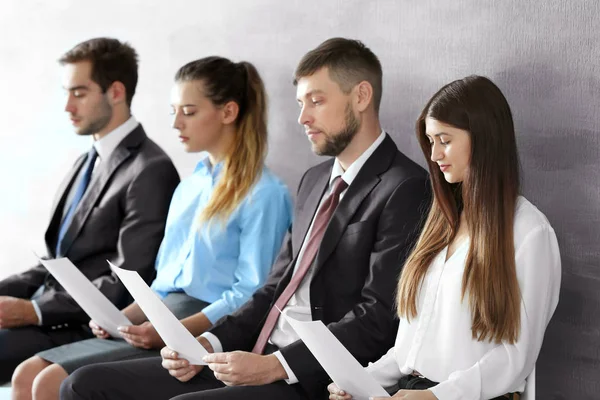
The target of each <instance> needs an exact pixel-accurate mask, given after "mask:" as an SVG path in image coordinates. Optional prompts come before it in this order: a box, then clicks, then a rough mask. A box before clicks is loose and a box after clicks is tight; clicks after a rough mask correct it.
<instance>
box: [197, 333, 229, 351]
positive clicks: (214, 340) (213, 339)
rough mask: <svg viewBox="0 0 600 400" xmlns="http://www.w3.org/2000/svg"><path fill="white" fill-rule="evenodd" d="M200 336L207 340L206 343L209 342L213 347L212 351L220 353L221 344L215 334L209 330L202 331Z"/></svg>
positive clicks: (221, 349)
mask: <svg viewBox="0 0 600 400" xmlns="http://www.w3.org/2000/svg"><path fill="white" fill-rule="evenodd" d="M200 336H201V337H203V338H204V339H206V340H208V343H210V345H211V346H212V348H213V353H222V352H223V345H222V344H221V341H220V340H219V338H218V337H216V336H215V335H213V334H212V333H210V332H204V333H203V334H202V335H200Z"/></svg>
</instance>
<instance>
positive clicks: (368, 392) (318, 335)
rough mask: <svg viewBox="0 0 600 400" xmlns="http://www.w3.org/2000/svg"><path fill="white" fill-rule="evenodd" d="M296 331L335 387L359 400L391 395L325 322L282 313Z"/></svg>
mask: <svg viewBox="0 0 600 400" xmlns="http://www.w3.org/2000/svg"><path fill="white" fill-rule="evenodd" d="M281 316H282V317H283V318H285V319H286V321H287V322H288V323H289V324H290V325H291V326H292V328H294V330H295V331H296V333H297V334H298V336H300V339H302V341H303V342H304V344H305V345H306V347H308V349H309V350H310V351H311V353H312V354H313V355H314V356H315V358H316V359H317V361H318V362H319V364H321V366H322V367H323V369H324V370H325V372H327V374H328V375H329V377H330V378H331V379H332V380H333V382H335V384H336V385H337V386H338V387H339V388H340V389H342V390H344V391H345V392H346V393H348V394H350V395H352V398H353V399H355V400H369V397H372V396H375V397H377V396H379V397H390V395H389V394H388V393H387V392H386V391H385V390H384V389H383V388H382V387H381V385H379V384H378V383H377V381H375V379H374V378H373V377H372V376H371V375H369V373H368V372H367V371H365V369H364V368H363V366H362V365H360V363H359V362H358V361H357V360H356V358H354V356H352V354H350V352H349V351H348V350H347V349H346V348H345V347H344V345H342V343H340V341H339V340H338V339H337V338H336V337H335V336H334V335H333V333H331V331H330V330H329V329H327V327H326V326H325V325H323V323H322V322H321V321H307V322H303V321H298V320H295V319H293V318H291V317H288V316H286V315H285V314H281Z"/></svg>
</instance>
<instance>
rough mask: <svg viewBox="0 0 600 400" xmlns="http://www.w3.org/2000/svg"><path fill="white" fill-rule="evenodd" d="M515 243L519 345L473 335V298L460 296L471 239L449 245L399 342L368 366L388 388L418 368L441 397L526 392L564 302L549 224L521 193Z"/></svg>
mask: <svg viewBox="0 0 600 400" xmlns="http://www.w3.org/2000/svg"><path fill="white" fill-rule="evenodd" d="M514 244H515V258H516V270H517V279H518V281H519V287H520V290H521V332H520V336H519V338H518V340H517V341H516V342H515V343H514V344H508V343H501V344H496V343H493V342H489V341H483V342H480V341H477V340H475V339H473V337H472V334H471V312H470V309H469V301H468V295H467V296H466V297H465V299H464V300H463V301H461V290H462V279H463V272H464V266H465V261H466V257H467V253H468V249H469V241H468V240H466V241H465V242H463V243H462V245H460V247H459V248H457V249H456V251H455V253H454V254H452V256H451V257H450V258H449V259H448V260H447V261H446V254H447V251H448V248H445V249H444V250H443V251H442V252H441V253H439V254H438V255H437V257H436V258H435V259H434V260H433V262H432V264H431V266H430V267H429V270H428V272H427V274H426V276H425V279H424V281H423V285H422V289H421V291H420V293H419V295H418V297H417V312H418V314H417V317H416V318H414V319H411V321H410V322H408V321H407V320H406V319H405V318H401V319H400V325H399V328H398V335H397V337H396V343H395V345H394V347H393V348H392V349H390V350H389V351H388V353H387V354H386V355H384V356H383V357H382V358H381V359H379V360H378V361H377V362H375V363H374V364H371V365H369V366H368V367H367V371H368V372H369V373H371V375H372V376H373V377H374V378H375V379H376V380H377V381H378V382H379V383H380V384H381V385H382V386H383V387H390V386H393V385H395V384H396V383H397V382H398V381H399V380H400V378H401V377H402V376H405V375H408V374H410V373H412V372H413V371H418V372H419V373H420V374H421V375H423V376H425V377H426V378H428V379H430V380H432V381H434V382H439V384H438V385H436V386H434V387H433V388H432V389H431V391H432V392H433V393H434V394H435V395H436V397H437V398H438V399H439V400H454V399H456V400H458V399H461V400H479V399H490V398H494V397H498V396H502V395H504V394H506V393H511V392H523V390H524V388H525V379H526V378H527V376H528V375H529V374H530V373H531V371H532V370H533V367H534V364H535V362H536V359H537V357H538V354H539V351H540V348H541V346H542V340H543V338H544V332H545V330H546V326H547V325H548V323H549V321H550V318H551V317H552V314H553V313H554V310H555V309H556V306H557V304H558V295H559V290H560V280H561V261H560V254H559V250H558V243H557V240H556V235H555V233H554V230H553V229H552V227H551V226H550V223H549V222H548V220H547V219H546V217H545V216H544V214H542V213H541V212H540V211H539V210H538V209H537V208H536V207H535V206H534V205H532V204H531V203H530V202H529V201H527V200H526V199H525V198H524V197H519V198H518V201H517V209H516V213H515V224H514Z"/></svg>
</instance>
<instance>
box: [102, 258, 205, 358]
mask: <svg viewBox="0 0 600 400" xmlns="http://www.w3.org/2000/svg"><path fill="white" fill-rule="evenodd" d="M108 264H109V265H110V268H111V269H112V270H113V272H114V273H115V274H117V276H118V277H119V279H120V280H121V282H123V285H125V287H126V288H127V290H129V293H131V296H132V297H133V298H134V299H135V301H136V303H137V304H138V305H139V306H140V308H141V309H142V311H143V312H144V314H146V317H148V320H150V322H151V323H152V325H153V326H154V328H155V329H156V332H158V334H159V335H160V337H161V338H162V340H163V341H164V342H165V344H166V345H167V347H169V348H170V349H172V350H174V351H176V352H177V353H178V354H179V357H180V358H185V359H186V360H188V361H189V362H190V364H194V365H206V363H205V362H204V361H202V357H204V356H205V355H206V354H208V352H207V351H206V349H205V348H204V346H202V345H201V344H200V343H199V342H198V341H197V340H196V338H195V337H194V336H193V335H192V334H191V333H190V332H189V331H188V330H187V329H186V328H185V327H184V326H183V325H182V324H181V322H179V320H178V319H177V317H175V316H174V315H173V313H172V312H171V311H169V309H168V308H167V306H165V304H164V303H163V302H162V301H161V300H160V298H158V296H157V295H156V293H154V292H153V291H152V289H150V287H149V286H148V285H147V284H146V282H144V280H143V279H142V277H141V276H140V275H139V274H138V273H137V272H135V271H128V270H125V269H122V268H119V267H116V266H115V265H113V264H112V263H111V262H110V261H109V262H108Z"/></svg>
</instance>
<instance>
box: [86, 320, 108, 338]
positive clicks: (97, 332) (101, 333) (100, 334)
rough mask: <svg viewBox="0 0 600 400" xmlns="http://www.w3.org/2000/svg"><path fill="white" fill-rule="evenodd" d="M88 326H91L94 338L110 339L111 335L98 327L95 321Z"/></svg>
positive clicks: (91, 321)
mask: <svg viewBox="0 0 600 400" xmlns="http://www.w3.org/2000/svg"><path fill="white" fill-rule="evenodd" d="M88 325H89V326H90V329H91V330H92V333H93V334H94V336H96V337H97V338H98V339H108V338H109V337H110V334H109V333H108V332H106V331H105V330H104V329H102V327H101V326H100V325H98V324H97V323H96V321H94V320H93V319H91V320H90V322H89V324H88Z"/></svg>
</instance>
